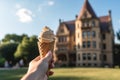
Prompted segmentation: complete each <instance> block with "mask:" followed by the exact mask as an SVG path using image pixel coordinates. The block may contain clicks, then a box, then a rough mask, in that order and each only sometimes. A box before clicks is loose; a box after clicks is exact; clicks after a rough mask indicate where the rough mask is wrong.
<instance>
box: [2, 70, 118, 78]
mask: <svg viewBox="0 0 120 80" xmlns="http://www.w3.org/2000/svg"><path fill="white" fill-rule="evenodd" d="M26 71H27V69H26V68H22V69H11V70H0V80H19V79H20V78H21V77H22V76H23V75H24V74H25V73H26ZM53 71H54V75H53V76H51V77H50V78H49V80H120V69H112V68H55V69H53Z"/></svg>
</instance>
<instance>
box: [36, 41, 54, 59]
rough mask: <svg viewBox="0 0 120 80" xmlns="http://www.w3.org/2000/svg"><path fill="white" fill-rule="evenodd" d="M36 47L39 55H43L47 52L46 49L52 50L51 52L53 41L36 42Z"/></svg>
mask: <svg viewBox="0 0 120 80" xmlns="http://www.w3.org/2000/svg"><path fill="white" fill-rule="evenodd" d="M38 48H39V53H40V57H44V56H45V55H46V54H47V53H48V51H52V53H53V49H54V42H50V43H45V42H38Z"/></svg>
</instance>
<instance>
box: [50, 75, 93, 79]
mask: <svg viewBox="0 0 120 80" xmlns="http://www.w3.org/2000/svg"><path fill="white" fill-rule="evenodd" d="M48 80H92V79H90V78H87V77H74V76H59V77H50V78H49V79H48Z"/></svg>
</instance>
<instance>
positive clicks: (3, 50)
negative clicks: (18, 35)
mask: <svg viewBox="0 0 120 80" xmlns="http://www.w3.org/2000/svg"><path fill="white" fill-rule="evenodd" d="M17 46H18V43H10V42H7V43H2V44H1V45H0V55H1V56H2V57H4V58H5V59H6V60H7V61H9V62H12V64H14V62H15V58H14V52H15V51H16V49H17Z"/></svg>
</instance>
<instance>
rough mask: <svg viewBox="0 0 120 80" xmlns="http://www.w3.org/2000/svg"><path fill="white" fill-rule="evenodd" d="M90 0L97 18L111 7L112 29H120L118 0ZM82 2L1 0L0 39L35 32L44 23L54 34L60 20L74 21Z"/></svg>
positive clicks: (37, 32) (74, 0) (119, 4)
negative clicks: (7, 35)
mask: <svg viewBox="0 0 120 80" xmlns="http://www.w3.org/2000/svg"><path fill="white" fill-rule="evenodd" d="M89 2H90V3H91V5H92V7H93V9H94V11H95V13H96V14H97V16H98V17H99V16H104V15H108V10H112V19H113V26H114V31H115V32H116V31H118V29H120V27H119V26H120V10H119V6H120V0H117V1H115V0H89ZM83 3H84V0H0V39H2V38H3V37H4V36H5V35H6V34H12V33H16V34H19V35H21V34H23V33H25V34H28V35H29V36H31V35H38V34H39V33H40V32H41V29H42V28H43V27H44V26H49V27H50V28H51V29H53V30H54V33H56V30H57V28H58V26H59V19H62V20H63V21H67V20H74V19H75V15H76V14H79V12H80V10H81V7H82V5H83ZM116 42H118V41H117V40H116Z"/></svg>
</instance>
